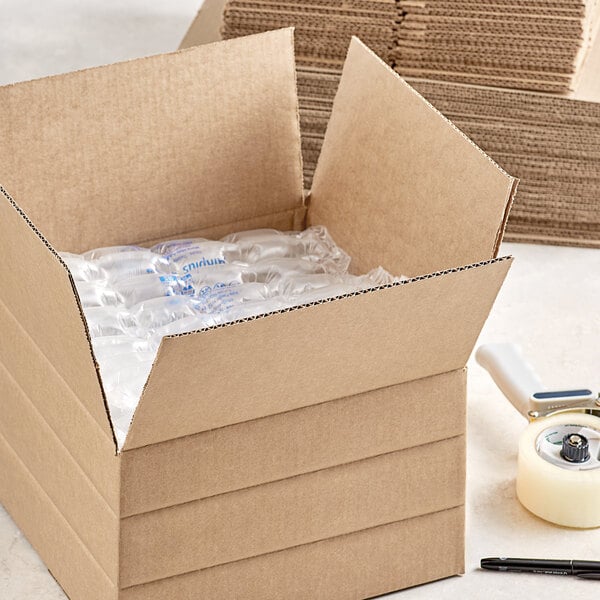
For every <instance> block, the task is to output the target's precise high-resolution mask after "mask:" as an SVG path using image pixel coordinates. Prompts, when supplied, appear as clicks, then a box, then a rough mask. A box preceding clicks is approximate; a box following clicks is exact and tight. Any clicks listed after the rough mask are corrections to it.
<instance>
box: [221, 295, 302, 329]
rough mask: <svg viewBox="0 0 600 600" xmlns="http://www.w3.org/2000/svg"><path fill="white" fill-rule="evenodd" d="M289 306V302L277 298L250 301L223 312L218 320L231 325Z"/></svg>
mask: <svg viewBox="0 0 600 600" xmlns="http://www.w3.org/2000/svg"><path fill="white" fill-rule="evenodd" d="M290 306H291V305H290V303H289V302H287V301H286V300H284V299H283V298H279V297H274V298H267V299H266V300H252V301H249V302H241V303H237V304H235V305H233V306H232V307H231V308H229V309H228V310H226V311H225V312H223V313H220V318H221V320H222V322H223V323H231V322H233V321H240V320H243V319H249V318H251V317H258V316H259V315H267V314H270V313H273V312H277V311H280V310H283V309H286V308H289V307H290Z"/></svg>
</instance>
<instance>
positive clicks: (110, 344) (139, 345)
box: [92, 335, 156, 371]
mask: <svg viewBox="0 0 600 600" xmlns="http://www.w3.org/2000/svg"><path fill="white" fill-rule="evenodd" d="M92 347H93V348H94V354H95V356H96V359H97V360H98V363H99V365H100V370H101V371H102V370H111V371H115V370H119V368H120V367H121V360H122V359H121V357H122V356H123V355H128V354H134V353H136V352H152V351H156V347H155V346H154V345H153V344H152V343H151V342H149V341H148V340H146V339H141V338H139V337H136V336H133V335H106V336H103V337H98V338H92Z"/></svg>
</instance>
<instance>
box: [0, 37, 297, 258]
mask: <svg viewBox="0 0 600 600" xmlns="http://www.w3.org/2000/svg"><path fill="white" fill-rule="evenodd" d="M293 46H294V40H293V30H292V29H286V30H279V31H274V32H269V33H265V34H260V35H256V36H251V37H248V38H240V39H237V40H233V41H231V42H228V43H227V44H212V45H208V46H202V47H200V48H193V49H190V50H184V51H180V52H177V53H173V54H166V55H159V56H152V57H149V58H144V59H140V60H134V61H130V62H125V63H120V64H115V65H110V66H107V67H100V68H96V69H90V70H86V71H80V72H76V73H69V74H66V75H60V76H56V77H50V78H46V79H40V80H36V81H30V82H26V83H19V84H16V85H9V86H5V87H2V88H0V139H1V140H2V143H1V144H0V164H1V165H2V182H3V184H4V185H5V186H6V187H7V189H10V191H11V193H13V194H15V197H17V198H18V199H19V203H20V204H21V207H22V208H23V210H24V211H25V212H26V213H27V214H28V215H29V217H30V218H31V219H32V220H33V222H34V223H35V224H36V226H37V227H39V228H40V229H41V230H42V231H43V233H44V235H45V236H46V237H47V239H48V240H49V241H50V243H51V244H52V245H53V246H54V247H55V248H58V249H60V250H61V251H70V252H80V251H84V250H88V249H91V248H94V247H100V246H107V245H113V244H123V243H127V244H131V243H136V242H137V243H143V242H145V241H150V240H158V239H168V238H173V237H177V236H185V234H187V233H192V232H196V231H200V230H208V229H210V228H211V227H217V226H219V225H225V224H228V223H230V224H233V223H236V222H239V221H244V220H251V219H253V218H257V217H260V216H265V215H274V214H279V213H284V212H290V213H293V212H294V211H295V210H296V209H298V207H302V205H303V197H302V196H303V190H302V164H301V154H300V131H299V124H298V100H297V95H296V85H295V63H294V47H293ZM132 236H134V237H133V238H132Z"/></svg>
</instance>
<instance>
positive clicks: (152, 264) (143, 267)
mask: <svg viewBox="0 0 600 600" xmlns="http://www.w3.org/2000/svg"><path fill="white" fill-rule="evenodd" d="M92 263H93V264H95V265H97V266H98V267H99V268H100V269H102V270H103V271H104V272H105V273H106V278H107V279H109V280H110V281H114V282H117V281H122V280H123V279H129V278H130V277H136V276H140V275H148V274H156V273H163V274H168V273H170V272H171V265H170V264H169V261H168V260H167V259H166V258H165V257H164V256H160V255H159V254H156V253H154V252H152V251H151V250H147V249H145V248H139V249H137V250H131V251H122V252H117V253H115V254H105V255H104V256H101V257H99V258H97V259H95V260H94V261H92Z"/></svg>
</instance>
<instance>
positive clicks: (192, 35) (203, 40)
mask: <svg viewBox="0 0 600 600" xmlns="http://www.w3.org/2000/svg"><path fill="white" fill-rule="evenodd" d="M226 4H227V0H204V3H203V4H202V6H201V8H200V10H199V11H198V14H197V15H196V18H195V19H194V21H193V23H192V24H191V25H190V28H189V29H188V30H187V33H186V34H185V37H184V38H183V40H182V42H181V45H180V46H179V47H180V48H190V47H191V46H199V45H200V44H210V43H212V42H218V41H220V40H221V26H222V24H223V11H224V10H225V5H226Z"/></svg>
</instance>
